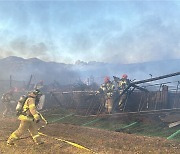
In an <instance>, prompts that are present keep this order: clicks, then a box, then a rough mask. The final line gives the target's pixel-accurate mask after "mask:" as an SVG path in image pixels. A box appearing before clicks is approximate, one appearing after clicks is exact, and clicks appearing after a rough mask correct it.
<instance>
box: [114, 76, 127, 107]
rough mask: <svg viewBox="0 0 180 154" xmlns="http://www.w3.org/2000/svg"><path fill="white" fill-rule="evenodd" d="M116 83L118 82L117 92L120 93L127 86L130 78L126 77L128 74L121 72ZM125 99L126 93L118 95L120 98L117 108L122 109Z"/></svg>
mask: <svg viewBox="0 0 180 154" xmlns="http://www.w3.org/2000/svg"><path fill="white" fill-rule="evenodd" d="M117 84H118V91H119V94H121V93H122V92H123V90H124V89H126V88H127V87H128V85H129V84H130V80H129V79H128V76H127V75H126V74H123V75H122V78H121V79H120V80H119V81H117ZM126 99H127V94H126V93H125V94H123V95H122V96H121V97H120V100H119V109H120V110H123V105H124V102H125V101H126Z"/></svg>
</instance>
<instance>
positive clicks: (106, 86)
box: [98, 76, 115, 113]
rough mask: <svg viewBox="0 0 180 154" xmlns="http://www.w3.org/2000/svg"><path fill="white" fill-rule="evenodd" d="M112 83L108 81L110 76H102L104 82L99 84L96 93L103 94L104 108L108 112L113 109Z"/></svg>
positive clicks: (113, 87)
mask: <svg viewBox="0 0 180 154" xmlns="http://www.w3.org/2000/svg"><path fill="white" fill-rule="evenodd" d="M114 89H115V86H114V84H113V83H112V82H111V81H110V78H109V77H108V76H106V77H105V78H104V83H103V84H102V85H101V87H100V89H99V90H98V93H104V94H105V100H106V101H105V105H104V106H105V108H106V111H107V112H108V113H111V112H112V109H113V95H114Z"/></svg>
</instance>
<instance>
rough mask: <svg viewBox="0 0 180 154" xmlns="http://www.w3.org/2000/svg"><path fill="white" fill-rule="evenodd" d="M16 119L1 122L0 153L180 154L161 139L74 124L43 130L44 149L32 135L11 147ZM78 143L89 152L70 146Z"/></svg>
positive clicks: (174, 145) (176, 145) (176, 146)
mask: <svg viewBox="0 0 180 154" xmlns="http://www.w3.org/2000/svg"><path fill="white" fill-rule="evenodd" d="M18 125H19V121H18V120H16V118H4V119H2V118H1V119H0V153H4V154H12V153H14V154H20V153H21V154H39V153H44V154H90V153H98V154H126V153H127V154H131V153H132V154H147V153H152V154H165V153H167V154H170V153H171V154H178V153H179V151H180V143H179V142H177V141H170V140H166V139H164V138H158V137H144V136H137V135H133V134H125V133H119V132H112V131H106V130H100V129H95V128H88V127H82V126H81V127H80V126H74V125H70V124H58V123H53V124H49V125H47V126H46V127H45V128H42V129H41V132H42V133H44V134H46V135H48V136H42V140H43V141H44V142H45V143H44V144H43V145H39V146H37V145H34V143H33V141H32V139H31V138H30V137H29V134H28V132H27V133H26V134H25V135H24V136H23V137H22V138H24V139H21V140H18V141H17V142H16V145H15V146H11V147H9V146H7V145H6V141H5V140H6V139H7V138H8V136H9V135H10V134H11V133H12V132H13V131H14V130H15V129H16V128H17V127H18ZM57 138H58V139H63V140H65V141H69V142H70V143H72V142H73V143H76V144H78V145H81V146H83V147H86V148H87V149H89V150H90V151H88V150H87V149H81V148H79V147H77V146H73V145H71V144H69V143H67V142H64V141H59V140H56V139H57Z"/></svg>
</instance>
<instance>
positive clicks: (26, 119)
mask: <svg viewBox="0 0 180 154" xmlns="http://www.w3.org/2000/svg"><path fill="white" fill-rule="evenodd" d="M41 96H42V93H41V92H40V90H38V89H36V90H34V91H32V92H30V93H29V94H28V97H27V99H26V100H25V102H24V105H23V107H22V112H21V113H20V115H19V117H18V119H19V120H20V125H19V128H18V129H17V130H16V131H14V132H13V133H12V134H11V135H10V137H9V138H8V140H7V145H14V141H15V140H17V139H19V138H20V136H21V135H23V134H24V133H25V131H27V130H28V131H29V132H30V134H31V136H32V138H33V141H34V142H35V143H36V144H37V145H40V144H42V143H43V142H42V141H41V140H40V138H39V134H38V126H37V123H38V122H39V121H40V120H41V116H40V114H39V113H38V111H37V109H36V106H37V105H38V102H39V99H40V97H41Z"/></svg>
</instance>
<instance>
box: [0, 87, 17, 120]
mask: <svg viewBox="0 0 180 154" xmlns="http://www.w3.org/2000/svg"><path fill="white" fill-rule="evenodd" d="M12 101H15V100H14V89H11V90H10V91H8V92H7V93H4V94H3V95H2V97H1V102H2V104H3V106H4V108H5V110H4V112H3V118H5V117H6V116H7V114H8V113H12V111H13V110H12V108H13V106H12V103H11V102H12Z"/></svg>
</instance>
